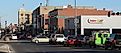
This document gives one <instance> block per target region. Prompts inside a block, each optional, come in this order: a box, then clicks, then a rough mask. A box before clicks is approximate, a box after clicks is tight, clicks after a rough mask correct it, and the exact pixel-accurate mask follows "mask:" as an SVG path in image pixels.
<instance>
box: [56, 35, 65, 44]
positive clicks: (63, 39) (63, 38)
mask: <svg viewBox="0 0 121 53" xmlns="http://www.w3.org/2000/svg"><path fill="white" fill-rule="evenodd" d="M55 39H56V42H64V41H65V36H64V35H63V34H55Z"/></svg>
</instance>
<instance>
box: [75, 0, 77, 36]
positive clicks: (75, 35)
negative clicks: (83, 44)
mask: <svg viewBox="0 0 121 53" xmlns="http://www.w3.org/2000/svg"><path fill="white" fill-rule="evenodd" d="M74 22H75V36H77V22H78V19H77V8H76V0H75V20H74Z"/></svg>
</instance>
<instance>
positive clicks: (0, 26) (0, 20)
mask: <svg viewBox="0 0 121 53" xmlns="http://www.w3.org/2000/svg"><path fill="white" fill-rule="evenodd" d="M0 29H1V17H0Z"/></svg>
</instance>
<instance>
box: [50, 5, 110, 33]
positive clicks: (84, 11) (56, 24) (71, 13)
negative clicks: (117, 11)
mask: <svg viewBox="0 0 121 53" xmlns="http://www.w3.org/2000/svg"><path fill="white" fill-rule="evenodd" d="M75 10H76V11H77V12H75ZM108 12H109V11H108V10H105V8H103V9H102V10H98V9H96V8H94V7H84V6H82V7H81V6H80V7H77V8H76V9H75V8H73V7H72V6H71V5H68V6H67V7H66V8H63V9H54V10H52V11H50V12H49V17H50V18H49V30H50V31H51V32H53V33H54V32H56V33H63V31H66V32H68V31H71V32H70V33H72V32H73V33H72V34H74V27H75V26H74V19H75V14H77V15H76V16H77V17H78V18H79V19H81V15H108ZM69 20H72V21H70V22H71V23H70V22H69V23H68V21H69ZM80 22H81V21H80ZM80 22H79V23H78V28H79V30H78V31H81V29H80V28H81V25H80ZM69 27H70V29H69ZM80 33H81V32H80Z"/></svg>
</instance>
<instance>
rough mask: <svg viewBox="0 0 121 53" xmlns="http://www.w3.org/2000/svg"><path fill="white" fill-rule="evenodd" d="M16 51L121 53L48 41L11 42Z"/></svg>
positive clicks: (119, 52)
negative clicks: (55, 43) (53, 43)
mask: <svg viewBox="0 0 121 53" xmlns="http://www.w3.org/2000/svg"><path fill="white" fill-rule="evenodd" d="M9 45H10V46H11V47H12V48H13V50H14V51H15V52H16V53H19V52H44V53H46V52H50V53H63V52H64V53H65V52H66V53H67V52H69V53H80V52H81V53H94V52H95V53H102V52H103V53H104V52H105V53H121V51H118V50H104V49H90V48H80V47H63V45H49V44H48V43H39V44H35V43H9Z"/></svg>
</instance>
